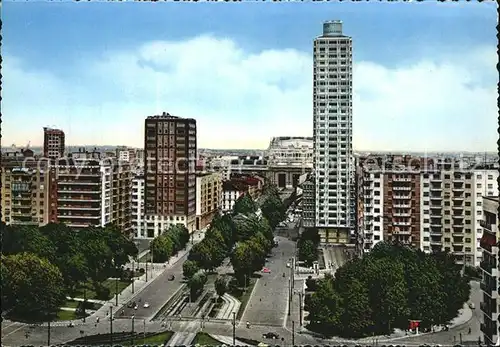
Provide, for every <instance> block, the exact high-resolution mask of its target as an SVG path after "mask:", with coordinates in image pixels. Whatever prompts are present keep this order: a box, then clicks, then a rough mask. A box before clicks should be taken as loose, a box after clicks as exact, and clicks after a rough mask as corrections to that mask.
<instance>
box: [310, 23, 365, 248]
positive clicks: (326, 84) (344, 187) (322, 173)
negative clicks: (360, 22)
mask: <svg viewBox="0 0 500 347" xmlns="http://www.w3.org/2000/svg"><path fill="white" fill-rule="evenodd" d="M313 66H314V71H313V75H314V81H313V104H314V106H313V129H314V131H313V138H314V164H313V166H314V169H313V171H314V176H315V184H316V187H315V190H314V191H315V209H316V211H315V224H316V227H317V228H318V231H319V233H320V236H321V237H322V238H323V239H325V240H327V242H329V243H340V244H346V243H350V242H351V239H352V238H353V237H354V235H355V232H356V230H355V228H356V217H357V216H356V198H355V196H356V187H355V164H354V158H353V152H352V38H351V37H348V36H346V35H344V34H343V32H342V22H341V21H328V22H325V23H324V24H323V35H321V36H319V37H318V38H316V39H315V40H314V54H313Z"/></svg>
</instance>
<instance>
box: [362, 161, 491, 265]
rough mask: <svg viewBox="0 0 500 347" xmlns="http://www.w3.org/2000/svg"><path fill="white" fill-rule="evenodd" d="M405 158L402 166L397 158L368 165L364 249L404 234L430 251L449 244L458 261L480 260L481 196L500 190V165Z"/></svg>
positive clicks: (404, 238)
mask: <svg viewBox="0 0 500 347" xmlns="http://www.w3.org/2000/svg"><path fill="white" fill-rule="evenodd" d="M410 161H412V162H413V163H414V165H413V166H412V164H409V163H410ZM419 161H420V164H418V163H419ZM405 162H406V164H404V165H403V166H402V167H403V168H404V169H403V168H399V169H398V170H395V169H396V165H394V164H393V163H392V161H387V162H386V163H385V164H384V166H385V167H384V168H382V167H380V166H378V167H377V169H376V170H374V169H370V168H368V167H365V168H364V175H363V180H364V183H363V191H364V192H363V219H364V228H363V235H364V249H365V251H369V250H370V249H372V248H373V246H374V245H375V244H376V243H377V242H379V241H380V240H388V241H389V240H399V241H402V242H404V243H408V244H411V245H413V246H414V247H418V248H420V249H422V250H423V251H425V252H428V253H430V252H433V251H441V250H443V251H444V250H447V251H450V252H452V253H453V254H454V255H455V256H456V258H457V262H458V263H459V264H467V265H471V266H478V265H479V263H480V261H481V251H480V247H479V240H480V239H481V236H482V229H481V227H480V225H479V223H480V220H481V217H482V213H483V212H482V206H481V205H482V200H481V199H482V196H483V194H489V193H491V194H492V193H493V192H495V191H497V189H498V187H497V183H496V179H497V177H498V171H497V170H494V169H489V168H488V169H481V168H478V167H471V168H465V167H461V166H460V165H458V163H454V164H453V163H451V162H449V161H446V160H445V161H440V160H439V159H429V158H427V159H424V158H420V159H419V158H411V157H409V158H405ZM379 164H380V163H377V165H379ZM382 206H383V207H382ZM377 215H379V216H377Z"/></svg>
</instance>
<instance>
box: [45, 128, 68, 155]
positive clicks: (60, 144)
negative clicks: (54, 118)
mask: <svg viewBox="0 0 500 347" xmlns="http://www.w3.org/2000/svg"><path fill="white" fill-rule="evenodd" d="M64 151H65V135H64V131H62V130H60V129H52V128H43V156H44V157H45V158H51V159H58V158H62V157H64Z"/></svg>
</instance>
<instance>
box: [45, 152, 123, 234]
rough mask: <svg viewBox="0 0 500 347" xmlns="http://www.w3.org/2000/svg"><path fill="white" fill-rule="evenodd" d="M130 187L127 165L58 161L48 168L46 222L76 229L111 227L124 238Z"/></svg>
mask: <svg viewBox="0 0 500 347" xmlns="http://www.w3.org/2000/svg"><path fill="white" fill-rule="evenodd" d="M130 185H131V172H130V168H129V167H128V166H127V165H124V164H121V165H116V163H113V162H97V161H93V160H83V161H74V160H66V161H60V162H59V163H58V164H57V165H54V166H52V167H51V177H50V183H49V195H50V197H49V199H50V202H51V204H50V206H51V207H50V211H49V219H50V221H51V222H59V223H65V224H67V225H68V226H70V227H73V228H76V229H79V228H85V227H88V226H92V225H93V226H105V225H106V224H108V223H113V224H115V225H116V226H117V227H119V228H120V229H121V230H122V231H123V232H124V233H125V234H127V235H128V234H129V233H130V232H131V223H130V212H131V211H130V205H131V204H130V200H131V194H130Z"/></svg>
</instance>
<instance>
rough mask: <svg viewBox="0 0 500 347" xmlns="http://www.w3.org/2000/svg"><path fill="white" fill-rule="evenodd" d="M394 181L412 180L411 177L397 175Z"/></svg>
mask: <svg viewBox="0 0 500 347" xmlns="http://www.w3.org/2000/svg"><path fill="white" fill-rule="evenodd" d="M392 180H393V181H394V182H411V178H409V177H395V178H393V179H392Z"/></svg>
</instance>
